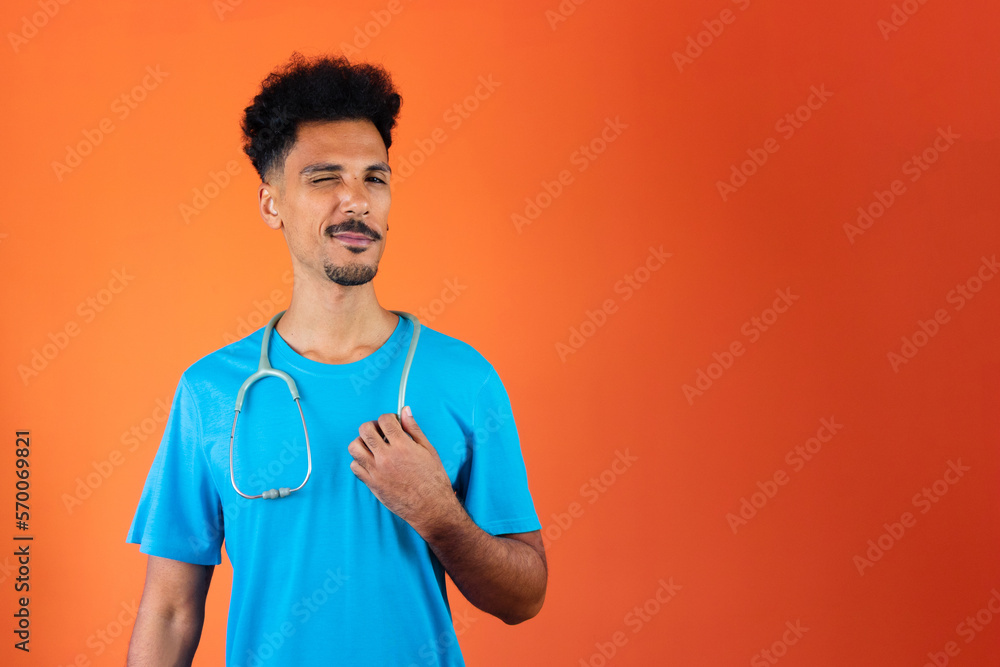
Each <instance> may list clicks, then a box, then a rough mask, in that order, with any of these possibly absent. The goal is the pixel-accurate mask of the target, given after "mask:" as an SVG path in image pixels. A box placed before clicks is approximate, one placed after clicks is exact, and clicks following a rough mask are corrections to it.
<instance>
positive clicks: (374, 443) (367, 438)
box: [358, 422, 388, 455]
mask: <svg viewBox="0 0 1000 667" xmlns="http://www.w3.org/2000/svg"><path fill="white" fill-rule="evenodd" d="M358 435H359V436H360V438H361V440H362V442H364V443H365V445H366V446H367V447H368V449H369V450H370V451H371V453H372V455H374V454H375V452H377V451H378V450H379V448H380V447H382V446H384V445H386V444H388V442H387V441H386V439H385V436H384V435H382V431H381V430H380V429H379V427H378V425H377V424H376V423H375V422H365V423H364V424H362V425H361V426H360V427H359V428H358Z"/></svg>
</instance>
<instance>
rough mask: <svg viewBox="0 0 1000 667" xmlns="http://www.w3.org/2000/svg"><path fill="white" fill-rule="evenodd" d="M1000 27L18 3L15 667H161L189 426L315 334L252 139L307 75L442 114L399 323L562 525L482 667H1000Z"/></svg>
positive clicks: (902, 18)
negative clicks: (273, 102) (379, 82)
mask: <svg viewBox="0 0 1000 667" xmlns="http://www.w3.org/2000/svg"><path fill="white" fill-rule="evenodd" d="M998 19H1000V10H998V9H997V6H996V4H995V3H990V2H985V1H984V0H974V1H969V2H963V3H954V2H953V3H948V2H944V1H943V0H929V1H923V2H918V1H917V0H906V1H903V2H895V3H894V2H891V1H890V0H880V1H875V0H866V1H864V2H858V3H808V4H803V3H797V2H778V3H773V2H772V3H765V2H761V1H759V0H732V1H731V0H687V1H686V2H674V3H658V2H657V3H654V2H636V1H631V2H614V3H612V2H607V1H601V0H589V1H588V2H582V3H580V2H579V0H577V2H574V1H573V0H561V1H560V0H548V1H541V0H539V1H528V2H511V3H504V4H502V5H501V4H500V3H496V4H487V3H471V2H457V1H434V0H395V1H393V2H389V1H388V0H385V1H383V0H374V1H373V0H366V1H364V2H359V3H328V2H323V3H320V2H288V3H277V2H264V1H262V0H242V1H240V0H217V1H215V2H213V1H212V0H199V1H198V2H190V1H184V2H162V3H152V4H149V3H142V2H137V1H136V2H120V1H107V2H99V3H98V2H83V1H81V0H73V1H67V2H65V4H61V3H60V2H59V1H58V0H11V1H10V2H6V3H5V4H4V9H3V10H2V15H0V27H2V31H3V33H4V34H5V40H4V41H5V46H4V47H0V50H3V51H4V52H3V55H2V56H0V67H2V71H3V81H4V90H5V95H4V99H5V102H4V106H3V108H4V111H3V120H4V122H3V123H2V128H0V132H2V139H0V145H2V146H3V147H4V149H5V150H4V153H5V154H4V158H3V160H2V164H3V167H2V169H3V174H4V176H3V184H4V186H5V187H4V189H3V194H2V202H3V210H4V214H3V216H2V220H0V266H2V267H3V281H2V293H3V307H4V316H5V321H4V326H3V339H2V346H0V350H2V351H0V355H2V363H3V365H2V368H3V369H4V372H5V375H4V384H3V405H2V413H0V424H2V429H0V434H2V441H3V451H4V454H3V457H2V458H0V480H3V481H2V483H0V487H2V493H0V498H2V499H3V511H2V512H0V516H2V517H4V520H3V521H2V522H0V541H2V542H3V543H4V544H6V545H7V546H5V547H4V548H3V549H2V550H0V553H3V554H4V556H0V591H2V593H0V609H2V610H3V618H4V619H6V620H4V621H2V622H0V636H2V637H4V638H5V639H4V641H3V645H2V648H0V655H2V656H3V657H2V658H0V662H3V663H4V664H32V665H35V664H37V665H70V664H79V665H85V664H93V665H105V664H108V665H110V664H122V663H123V661H124V656H125V653H126V648H127V644H128V636H129V634H130V632H131V627H132V617H133V612H132V611H131V610H132V609H133V605H134V604H136V603H137V602H138V600H139V598H140V595H141V592H142V585H143V576H144V571H145V564H146V557H145V556H143V555H141V554H140V553H139V551H138V548H137V547H136V546H134V545H128V544H125V541H124V540H125V535H126V531H127V529H128V526H129V523H130V521H131V518H132V515H133V512H134V510H135V507H136V503H137V501H138V498H139V494H140V491H141V489H142V485H143V482H144V480H145V477H146V473H147V471H148V469H149V465H150V463H151V462H152V459H153V456H154V454H155V452H156V448H157V445H158V443H159V438H160V436H161V434H162V431H163V425H164V421H165V413H164V412H163V410H162V409H161V407H160V406H161V405H163V404H169V402H170V400H171V398H172V396H173V392H174V389H175V387H176V384H177V381H178V379H179V377H180V375H181V373H182V372H183V370H184V369H185V368H186V367H187V366H188V365H189V364H191V363H192V362H193V361H195V360H196V359H198V358H200V357H201V356H203V355H205V354H207V353H209V352H211V351H213V350H215V349H217V348H218V347H220V346H222V345H223V344H225V343H227V342H229V341H230V340H233V338H234V337H236V336H238V335H239V336H242V335H244V334H245V333H247V332H248V331H249V330H250V329H256V328H258V327H259V326H262V324H263V323H264V321H265V320H266V319H267V317H268V316H269V315H270V314H272V313H273V312H275V311H276V310H278V309H281V308H284V307H286V306H287V304H288V299H289V297H290V283H289V281H288V280H287V277H288V274H287V273H286V272H287V271H288V270H289V261H288V256H287V250H286V247H285V245H284V242H283V240H282V238H281V236H280V235H279V234H276V233H273V232H271V231H270V230H269V229H268V228H267V227H265V226H264V224H263V223H262V222H261V220H260V218H259V216H258V214H257V211H256V195H255V189H256V185H257V183H258V181H257V178H256V176H255V175H254V173H253V171H252V169H251V167H250V164H249V161H248V160H247V159H246V158H245V157H244V156H243V154H242V153H241V149H240V134H239V128H238V123H239V119H240V115H241V112H242V109H243V107H244V106H246V104H248V103H249V101H250V99H251V98H252V96H253V95H254V94H255V92H256V91H257V87H258V85H259V83H260V81H261V79H262V78H263V77H264V76H265V75H266V74H267V73H268V72H269V71H271V69H272V68H274V67H275V66H277V65H279V64H280V63H283V62H284V61H285V60H286V59H287V57H288V56H289V54H290V53H291V52H292V51H295V50H298V51H300V52H302V53H304V54H306V55H316V54H320V53H333V52H339V51H343V50H344V49H345V48H346V50H347V52H348V54H349V55H351V56H352V57H353V58H354V59H356V60H369V61H374V62H379V63H382V64H384V65H385V66H386V67H387V68H388V69H389V70H390V71H391V72H392V74H393V76H394V79H395V81H396V83H397V85H398V87H399V89H400V91H401V93H402V95H403V98H404V102H403V107H402V113H401V117H400V122H399V126H398V128H397V131H396V134H395V143H394V144H393V146H392V148H391V149H390V151H389V155H390V161H391V163H392V165H393V168H394V170H396V174H397V177H398V176H403V178H397V177H394V178H395V180H396V182H395V184H394V186H393V193H394V206H393V210H392V214H391V219H392V221H393V224H392V229H393V234H392V237H391V240H390V242H389V245H388V248H387V251H386V254H385V256H384V258H383V261H382V265H381V267H380V271H379V275H378V278H377V279H376V287H377V292H378V295H379V298H380V301H381V303H382V304H383V305H384V306H385V307H387V308H394V309H401V310H407V311H410V312H413V313H417V314H420V315H421V319H422V321H423V323H424V324H425V325H427V326H430V327H432V328H434V329H437V330H439V331H442V332H444V333H446V334H449V335H451V336H455V337H457V338H460V339H462V340H464V341H466V342H468V343H470V344H471V345H473V346H474V347H475V348H476V349H478V350H479V351H480V352H481V353H482V354H483V355H485V356H486V358H487V359H489V360H490V361H491V362H492V363H493V364H494V365H495V367H496V368H497V369H498V371H499V373H500V376H501V378H502V379H503V381H504V383H505V385H506V387H507V388H508V391H509V393H510V397H511V400H512V404H513V408H514V415H515V418H516V420H517V424H518V429H519V432H520V434H521V438H522V447H523V451H524V457H525V459H526V462H527V466H528V472H529V482H530V485H531V490H532V493H533V496H534V499H535V503H536V507H537V510H538V513H539V516H540V517H541V518H542V522H543V525H544V527H545V535H546V538H547V540H546V541H547V545H548V559H549V567H550V580H549V588H548V596H547V600H546V604H545V608H544V609H543V610H542V612H541V614H540V615H539V616H538V617H537V618H535V619H533V620H531V621H529V622H527V623H525V624H523V625H520V626H515V627H508V626H505V625H503V624H502V623H501V622H500V621H498V620H496V619H493V618H492V617H489V616H487V615H486V614H484V613H482V612H480V611H478V610H476V609H474V608H472V607H471V606H470V605H469V604H468V603H467V602H466V601H465V600H464V599H462V598H461V595H460V594H459V593H458V592H457V591H455V589H454V588H451V594H452V596H451V597H452V604H453V611H454V616H455V620H456V626H457V628H458V631H459V633H460V635H459V639H460V642H461V645H462V649H463V651H464V653H465V656H466V660H467V661H468V663H469V664H470V665H534V664H539V665H540V664H565V665H591V666H594V667H599V666H600V665H604V664H609V665H610V664H614V665H660V664H670V665H695V666H702V665H704V666H718V665H747V664H750V665H771V664H780V665H782V666H784V665H787V666H789V667H791V666H793V665H810V666H814V665H820V666H827V665H829V666H840V665H859V666H860V665H865V666H867V665H872V666H884V665H916V666H919V665H924V664H935V662H936V663H937V664H939V665H940V664H945V663H947V664H950V665H956V666H958V667H972V666H982V665H996V664H1000V618H998V617H997V615H996V613H995V611H994V609H995V610H998V611H1000V593H998V592H997V591H998V590H1000V566H998V552H1000V532H998V529H1000V525H998V523H1000V521H998V520H1000V511H998V509H1000V508H998V487H1000V456H998V453H997V447H998V444H1000V416H998V404H1000V352H998V350H997V338H998V335H1000V317H998V306H1000V280H996V279H995V278H996V276H995V273H996V272H997V270H998V267H997V265H996V264H995V262H996V261H997V258H998V255H1000V228H998V225H997V222H998V213H1000V188H998V186H997V183H998V179H1000V151H998V149H1000V144H998V130H997V127H998V121H997V119H998V117H1000V92H998V88H997V85H996V84H997V80H998V74H1000V43H998V41H997V39H996V29H997V25H998ZM477 95H478V96H477ZM123 96H124V97H123ZM456 105H457V107H458V108H456ZM789 114H790V116H788V115H789ZM68 153H70V154H69V155H68ZM72 153H75V154H76V157H75V158H74V157H73V155H72ZM54 163H60V164H54ZM74 164H75V166H72V165H74ZM60 165H61V166H60ZM227 169H228V171H227ZM186 207H187V208H186ZM859 208H860V209H861V210H862V211H864V212H866V213H867V215H868V216H870V217H869V218H864V217H862V218H861V220H860V222H859V216H860V215H861V214H860V213H859ZM192 211H194V213H192ZM667 255H669V256H667ZM456 284H457V285H458V286H459V287H458V288H456V287H455V285H456ZM449 289H451V290H453V292H452V293H449V294H448V297H449V299H451V302H450V303H445V301H444V300H443V299H442V293H443V292H445V291H446V290H449ZM455 293H457V296H454V294H455ZM782 295H784V296H782ZM452 297H454V298H452ZM753 318H757V322H759V324H758V323H757V322H755V321H754V319H753ZM734 352H735V353H734ZM33 364H34V366H33ZM685 385H688V388H685ZM418 417H419V416H418ZM824 424H825V426H824ZM24 429H27V430H30V434H31V448H30V459H29V460H30V472H31V476H30V485H31V486H30V494H31V495H30V501H29V505H30V523H29V527H28V530H26V531H20V530H18V529H17V528H16V527H15V516H14V514H15V491H16V488H15V482H16V481H17V478H16V477H15V432H16V431H17V430H24ZM824 441H825V442H824ZM807 457H808V458H807ZM957 471H961V472H960V473H959V472H957ZM15 536H31V537H33V538H34V539H33V541H31V543H30V544H31V547H30V548H31V562H30V578H31V579H30V585H31V589H30V605H29V609H30V629H31V639H30V648H31V651H30V653H28V654H25V653H23V652H21V651H18V650H16V649H14V648H13V644H14V641H15V638H14V635H13V633H12V630H13V629H14V625H15V623H16V619H15V618H14V616H13V614H14V613H15V611H16V609H17V597H19V595H20V594H18V593H16V592H15V590H14V584H15V582H16V578H17V563H16V557H15V556H14V555H13V553H14V550H15V547H16V545H19V544H23V543H24V542H23V541H22V542H15V541H14V540H13V537H15ZM276 557H280V554H277V553H276ZM228 567H229V566H228V562H224V564H223V566H221V567H219V568H217V571H216V576H215V581H214V583H213V585H212V589H211V592H210V595H209V601H208V611H207V619H206V623H205V629H204V633H203V635H202V640H201V646H200V649H199V651H198V656H197V659H196V660H195V664H197V665H218V664H222V659H223V652H224V643H225V623H226V614H227V609H228V599H229V586H230V581H231V578H230V571H229V569H228ZM371 574H372V576H378V573H371ZM977 617H978V619H977ZM383 630H384V631H385V632H392V629H391V628H384V629H383ZM338 641H340V640H338ZM345 641H346V639H345ZM762 651H767V654H764V653H762ZM769 656H770V657H769ZM414 662H415V663H416V664H422V663H421V658H419V657H415V658H414Z"/></svg>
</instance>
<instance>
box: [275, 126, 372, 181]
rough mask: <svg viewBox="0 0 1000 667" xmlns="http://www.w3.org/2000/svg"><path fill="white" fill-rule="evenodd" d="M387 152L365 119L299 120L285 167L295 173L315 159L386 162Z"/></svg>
mask: <svg viewBox="0 0 1000 667" xmlns="http://www.w3.org/2000/svg"><path fill="white" fill-rule="evenodd" d="M388 157H389V154H388V151H387V150H386V148H385V143H384V142H383V141H382V135H380V134H379V133H378V130H376V129H375V125H374V124H373V123H372V122H371V121H370V120H367V119H362V120H333V121H312V122H308V123H301V124H300V125H299V127H298V131H297V132H296V134H295V144H294V145H293V146H292V150H291V151H289V153H288V157H287V158H285V169H286V171H289V170H290V171H291V173H296V172H298V170H299V169H300V168H301V167H303V166H305V165H308V164H311V163H313V162H316V161H321V160H323V161H326V160H334V159H335V160H336V161H337V162H341V163H346V162H347V161H349V160H352V159H353V160H357V161H362V162H363V161H369V162H371V161H378V160H382V161H386V160H388Z"/></svg>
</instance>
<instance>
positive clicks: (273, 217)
mask: <svg viewBox="0 0 1000 667" xmlns="http://www.w3.org/2000/svg"><path fill="white" fill-rule="evenodd" d="M277 190H278V188H277V187H276V186H273V185H271V184H270V183H261V184H260V187H258V188H257V205H258V208H259V209H260V217H261V218H263V219H264V224H266V225H267V226H268V227H270V228H271V229H281V214H280V213H279V212H278V201H277V196H278V192H277Z"/></svg>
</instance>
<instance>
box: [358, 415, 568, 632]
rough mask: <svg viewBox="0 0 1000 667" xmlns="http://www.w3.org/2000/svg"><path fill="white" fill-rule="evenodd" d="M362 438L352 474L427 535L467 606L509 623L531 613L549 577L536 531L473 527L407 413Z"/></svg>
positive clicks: (384, 420)
mask: <svg viewBox="0 0 1000 667" xmlns="http://www.w3.org/2000/svg"><path fill="white" fill-rule="evenodd" d="M359 433H360V437H358V438H357V439H355V440H354V441H352V442H351V444H350V445H349V446H348V448H347V449H348V451H349V452H350V454H351V456H352V458H353V459H354V460H353V461H352V462H351V470H352V471H353V472H354V474H355V475H357V477H358V478H359V479H360V480H361V481H363V482H364V483H365V484H366V485H367V486H368V488H369V489H371V491H372V493H373V494H375V497H376V498H378V499H379V501H380V502H381V503H382V504H383V505H385V506H386V508H388V509H389V510H391V511H392V512H393V513H395V514H396V515H397V516H399V517H400V518H401V519H403V520H404V521H406V522H407V523H409V524H410V525H411V526H412V527H413V529H414V530H416V531H417V532H418V533H419V534H420V536H421V537H423V538H424V540H425V541H426V542H427V544H428V545H429V546H430V548H431V550H432V551H433V552H434V554H435V555H436V556H437V557H438V560H440V561H441V564H442V565H443V566H444V568H445V570H446V571H447V572H448V574H449V575H451V578H452V580H453V581H454V582H455V586H456V587H457V588H458V589H459V590H460V591H461V592H462V594H463V595H464V596H465V597H466V598H467V599H468V600H469V602H471V603H472V604H474V605H475V606H476V607H478V608H479V609H482V610H483V611H485V612H487V613H489V614H492V615H494V616H496V617H497V618H499V619H500V620H502V621H504V622H505V623H508V624H514V623H520V622H522V621H526V620H528V619H529V618H532V617H533V616H535V615H536V614H537V613H538V612H539V610H541V608H542V602H543V601H544V600H545V586H546V581H547V578H548V569H547V565H546V562H545V550H544V548H543V546H542V538H541V531H537V530H536V531H533V532H530V533H510V534H508V535H499V536H495V535H490V534H489V533H487V532H485V531H484V530H482V529H481V528H480V527H479V526H477V525H476V524H475V522H474V521H473V520H472V518H471V517H470V516H469V515H468V513H466V511H465V508H464V507H462V504H461V502H459V500H458V498H457V497H456V496H455V491H454V490H453V489H452V488H451V480H449V479H448V474H447V473H446V472H445V470H444V466H443V465H442V464H441V459H440V457H438V454H437V451H436V450H435V449H434V447H433V445H431V443H430V441H428V440H427V437H426V436H425V435H424V433H423V431H422V430H420V427H419V426H418V425H417V423H416V421H415V420H414V419H413V416H412V415H410V414H407V410H404V416H403V423H402V424H400V422H399V421H398V419H397V418H396V416H395V415H392V414H385V415H382V416H381V417H379V420H378V423H377V424H376V423H375V422H366V423H365V424H362V425H361V428H360V429H359Z"/></svg>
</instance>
